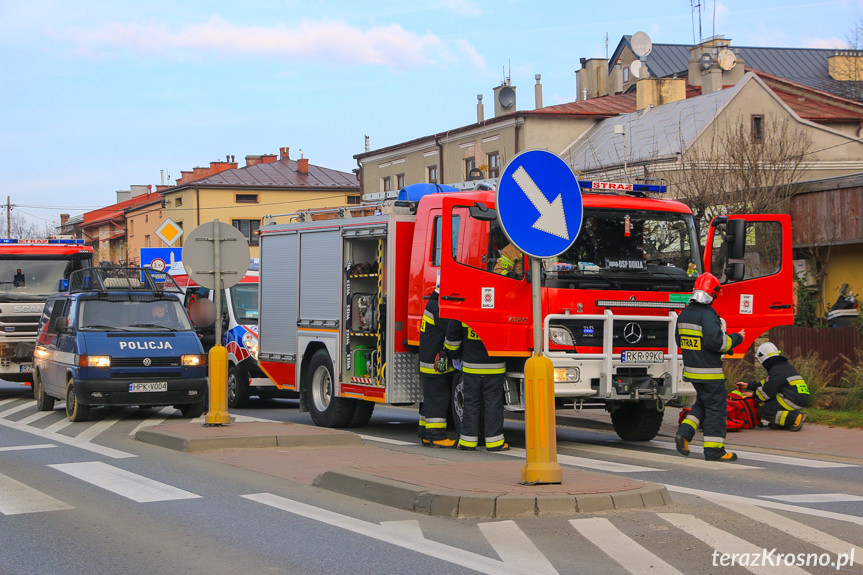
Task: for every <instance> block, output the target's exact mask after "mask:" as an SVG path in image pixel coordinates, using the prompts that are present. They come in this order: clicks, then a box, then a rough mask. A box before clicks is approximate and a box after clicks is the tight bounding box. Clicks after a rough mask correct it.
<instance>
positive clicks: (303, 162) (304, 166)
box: [297, 158, 309, 174]
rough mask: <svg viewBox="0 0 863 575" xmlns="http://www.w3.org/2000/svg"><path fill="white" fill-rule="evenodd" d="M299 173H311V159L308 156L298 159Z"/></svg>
mask: <svg viewBox="0 0 863 575" xmlns="http://www.w3.org/2000/svg"><path fill="white" fill-rule="evenodd" d="M297 173H298V174H308V173H309V159H308V158H300V159H299V160H297Z"/></svg>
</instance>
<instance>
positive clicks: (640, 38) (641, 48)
mask: <svg viewBox="0 0 863 575" xmlns="http://www.w3.org/2000/svg"><path fill="white" fill-rule="evenodd" d="M629 45H630V46H631V47H632V51H633V52H634V53H635V55H636V56H638V57H639V58H645V57H647V55H648V54H650V51H651V50H652V49H653V42H651V41H650V36H648V35H647V34H646V33H645V32H636V33H635V34H633V35H632V39H631V40H630V41H629Z"/></svg>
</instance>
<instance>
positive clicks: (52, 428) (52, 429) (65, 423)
mask: <svg viewBox="0 0 863 575" xmlns="http://www.w3.org/2000/svg"><path fill="white" fill-rule="evenodd" d="M70 425H72V422H71V421H69V419H68V418H66V417H64V418H63V419H61V420H60V421H58V422H56V423H52V424H51V425H49V426H48V427H46V428H45V429H44V430H43V431H47V432H49V433H57V432H58V431H60V430H61V429H66V428H67V427H69V426H70Z"/></svg>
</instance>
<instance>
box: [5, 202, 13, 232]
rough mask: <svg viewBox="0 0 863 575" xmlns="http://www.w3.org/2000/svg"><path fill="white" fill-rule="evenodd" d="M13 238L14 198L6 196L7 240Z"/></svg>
mask: <svg viewBox="0 0 863 575" xmlns="http://www.w3.org/2000/svg"><path fill="white" fill-rule="evenodd" d="M11 237H12V198H11V197H10V196H6V239H7V240H8V239H9V238H11Z"/></svg>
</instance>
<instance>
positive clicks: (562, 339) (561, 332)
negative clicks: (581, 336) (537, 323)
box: [548, 326, 575, 347]
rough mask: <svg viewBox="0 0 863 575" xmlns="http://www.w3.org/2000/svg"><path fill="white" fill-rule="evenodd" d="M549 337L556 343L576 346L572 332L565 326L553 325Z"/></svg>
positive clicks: (549, 330) (549, 329)
mask: <svg viewBox="0 0 863 575" xmlns="http://www.w3.org/2000/svg"><path fill="white" fill-rule="evenodd" d="M548 339H549V340H550V341H551V343H553V344H555V345H564V346H567V347H575V342H574V341H572V334H571V333H570V332H569V330H568V329H566V328H565V327H559V326H551V327H549V328H548Z"/></svg>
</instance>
